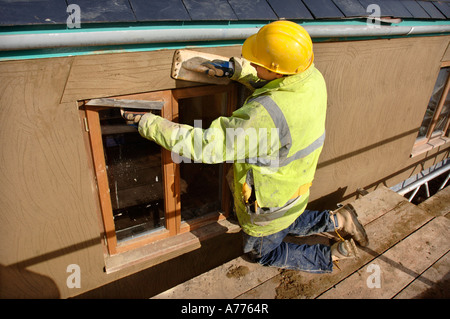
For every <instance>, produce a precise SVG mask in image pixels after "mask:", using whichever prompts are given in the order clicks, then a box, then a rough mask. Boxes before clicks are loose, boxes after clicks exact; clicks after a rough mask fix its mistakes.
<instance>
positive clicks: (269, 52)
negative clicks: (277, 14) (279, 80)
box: [242, 21, 314, 74]
mask: <svg viewBox="0 0 450 319" xmlns="http://www.w3.org/2000/svg"><path fill="white" fill-rule="evenodd" d="M242 56H243V57H244V58H245V59H247V60H248V61H250V62H253V63H255V64H257V65H260V66H263V67H265V68H266V69H269V70H270V71H273V72H276V73H280V74H296V73H301V72H303V71H305V70H306V69H308V68H309V67H310V66H311V64H312V63H313V61H314V53H313V45H312V41H311V37H310V36H309V34H308V32H307V31H306V30H305V29H304V28H303V27H301V26H299V25H298V24H297V23H294V22H291V21H275V22H272V23H269V24H267V25H265V26H263V27H262V28H261V29H260V30H259V31H258V33H257V34H254V35H252V36H250V37H249V38H248V39H247V40H245V42H244V45H243V46H242Z"/></svg>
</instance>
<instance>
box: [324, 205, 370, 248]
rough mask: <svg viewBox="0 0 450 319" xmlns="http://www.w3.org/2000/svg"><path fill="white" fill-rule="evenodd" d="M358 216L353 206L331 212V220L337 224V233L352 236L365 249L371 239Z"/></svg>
mask: <svg viewBox="0 0 450 319" xmlns="http://www.w3.org/2000/svg"><path fill="white" fill-rule="evenodd" d="M334 215H335V216H336V218H337V227H336V223H335V219H334ZM357 216H358V214H357V213H356V211H355V209H354V208H353V206H352V205H350V204H347V205H345V206H343V207H341V208H339V209H338V210H336V211H334V212H331V216H330V217H331V220H332V221H333V223H335V224H334V225H335V227H336V232H337V233H338V235H339V232H341V231H342V232H344V233H347V234H348V235H350V236H351V237H352V238H353V239H354V240H355V241H356V242H357V243H358V245H360V246H362V247H365V246H367V245H368V244H369V238H368V237H367V234H366V230H365V229H364V226H363V225H362V224H361V223H360V222H359V220H358V218H357ZM339 236H340V235H339Z"/></svg>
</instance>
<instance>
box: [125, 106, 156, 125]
mask: <svg viewBox="0 0 450 319" xmlns="http://www.w3.org/2000/svg"><path fill="white" fill-rule="evenodd" d="M147 113H149V112H139V111H130V110H124V109H120V115H121V116H122V117H123V118H124V119H125V120H126V123H127V125H132V126H136V127H137V126H138V124H139V121H140V120H141V118H142V116H143V115H144V114H147Z"/></svg>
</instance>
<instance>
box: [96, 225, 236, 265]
mask: <svg viewBox="0 0 450 319" xmlns="http://www.w3.org/2000/svg"><path fill="white" fill-rule="evenodd" d="M239 231H240V226H239V225H238V224H234V223H231V222H230V221H229V220H221V221H218V222H217V223H213V224H209V225H207V226H204V227H200V228H197V229H195V230H193V231H190V232H186V233H182V234H179V235H176V236H172V237H169V238H167V239H163V240H159V241H155V242H152V243H150V244H147V245H145V246H141V247H139V248H136V249H133V250H129V251H126V252H123V253H120V254H117V255H113V256H107V257H106V258H105V271H106V273H107V274H110V273H113V272H116V271H119V270H121V269H124V268H127V267H130V266H134V265H137V264H141V263H142V264H144V263H145V266H144V268H148V267H152V266H154V265H156V264H159V263H162V262H165V261H167V260H169V259H172V258H175V257H178V256H181V255H182V254H185V253H188V252H191V251H193V250H195V249H198V248H200V247H201V242H202V241H204V240H207V239H210V238H213V237H215V236H218V235H222V234H226V233H237V232H239Z"/></svg>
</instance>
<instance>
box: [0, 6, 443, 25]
mask: <svg viewBox="0 0 450 319" xmlns="http://www.w3.org/2000/svg"><path fill="white" fill-rule="evenodd" d="M69 4H77V5H79V6H80V8H81V23H101V22H110V23H116V22H121V23H135V22H157V21H193V22H195V21H199V22H200V21H238V22H239V21H273V20H278V19H290V20H322V19H345V18H355V17H367V16H368V15H369V14H371V13H372V11H370V12H367V7H368V5H369V4H378V5H379V6H380V8H381V16H383V17H384V16H388V17H394V18H409V19H449V18H450V0H439V1H429V0H417V1H416V0H114V1H112V0H0V25H3V26H6V25H39V24H65V23H66V21H67V18H68V15H69V13H67V12H66V10H67V6H68V5H69Z"/></svg>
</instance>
